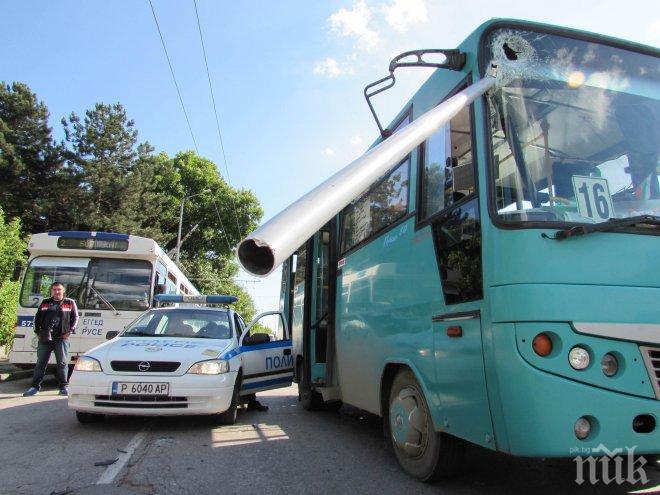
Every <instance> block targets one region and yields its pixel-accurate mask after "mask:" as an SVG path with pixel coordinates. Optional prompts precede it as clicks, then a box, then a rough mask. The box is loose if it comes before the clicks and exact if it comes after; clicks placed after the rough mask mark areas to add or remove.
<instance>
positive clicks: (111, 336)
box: [105, 330, 119, 340]
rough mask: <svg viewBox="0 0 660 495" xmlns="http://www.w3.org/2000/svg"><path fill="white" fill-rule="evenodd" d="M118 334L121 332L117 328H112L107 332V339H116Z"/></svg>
mask: <svg viewBox="0 0 660 495" xmlns="http://www.w3.org/2000/svg"><path fill="white" fill-rule="evenodd" d="M117 335H119V332H118V331H117V330H110V331H109V332H108V333H106V334H105V340H111V339H114V338H115V337H116V336H117Z"/></svg>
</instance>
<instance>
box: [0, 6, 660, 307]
mask: <svg viewBox="0 0 660 495" xmlns="http://www.w3.org/2000/svg"><path fill="white" fill-rule="evenodd" d="M152 1H153V5H154V8H155V11H156V15H157V16H158V20H159V23H160V27H161V30H162V32H163V36H164V39H165V43H166V46H167V49H168V52H169V54H170V58H171V60H172V64H173V67H174V71H175V73H176V76H177V80H178V83H179V86H180V88H181V93H182V97H183V101H184V103H185V105H186V109H187V111H188V115H189V117H190V123H191V126H192V130H193V134H194V136H195V140H196V142H197V145H198V149H199V152H200V154H202V155H203V156H206V157H208V158H210V159H212V160H214V161H215V162H216V163H217V164H218V165H219V166H220V168H221V171H222V172H223V175H224V171H225V167H224V162H223V160H222V154H221V151H220V146H219V140H218V135H217V130H216V126H215V118H214V115H213V107H212V105H211V98H210V93H209V88H208V80H207V76H206V70H205V67H204V60H203V58H202V50H201V45H200V41H199V33H198V31H197V21H196V18H195V10H194V5H193V2H192V0H176V1H175V0H152ZM197 6H198V9H199V15H200V20H201V25H202V30H203V34H204V42H205V46H206V52H207V56H208V63H209V69H210V72H211V80H212V84H213V89H214V92H215V97H216V102H217V107H218V112H219V116H220V127H221V131H222V137H223V141H224V145H225V152H226V157H227V166H228V170H229V178H230V182H231V184H232V185H233V186H235V187H244V188H249V189H252V190H253V191H254V192H255V194H256V195H257V196H258V197H259V199H260V201H261V203H262V205H263V207H264V210H265V213H266V215H265V219H268V218H269V217H271V216H273V215H275V214H276V213H277V212H278V211H280V210H281V209H282V208H284V207H286V206H287V205H288V204H289V203H290V202H292V201H293V200H295V199H296V198H298V197H299V196H301V195H302V194H304V193H305V192H306V191H308V190H309V189H311V188H312V187H313V186H315V185H316V184H318V183H319V182H320V181H321V180H323V179H324V178H326V177H328V176H329V175H331V174H332V173H334V172H336V171H337V170H339V169H340V168H341V167H342V166H344V165H346V164H348V163H349V162H350V161H352V160H353V159H355V158H356V157H357V156H359V155H360V154H361V153H362V152H363V151H364V149H365V148H366V147H367V146H368V143H369V142H371V141H372V140H373V139H374V138H375V136H376V127H375V124H374V122H373V120H372V117H371V115H370V114H369V111H368V109H367V106H366V104H365V102H364V98H363V96H362V90H363V88H364V86H365V85H366V84H367V83H369V82H372V81H374V80H376V79H379V78H380V77H383V76H384V75H385V74H386V73H387V66H388V64H389V61H390V60H391V58H392V57H393V56H394V55H396V54H398V53H400V52H402V51H406V50H411V49H416V48H451V47H454V46H456V45H457V44H458V43H460V42H461V41H462V40H463V39H464V38H465V37H466V36H467V35H468V34H469V33H470V32H471V31H472V30H474V29H475V28H476V27H477V26H478V25H479V24H480V23H482V22H483V21H485V20H487V19H489V18H493V17H514V18H521V19H530V20H535V21H539V22H547V23H551V24H560V25H567V26H570V27H575V28H579V29H585V30H588V31H594V32H598V33H603V34H608V35H611V36H616V37H620V38H625V39H630V40H633V41H637V42H640V43H645V44H650V45H654V46H658V45H659V44H660V7H659V6H658V3H657V2H654V1H650V0H649V1H642V0H637V1H629V2H621V1H620V0H615V1H614V0H603V1H580V2H576V1H574V0H571V1H565V0H555V1H552V2H548V1H547V0H543V1H537V0H527V1H525V2H519V1H500V0H493V1H481V0H479V1H472V2H449V1H432V0H385V1H373V0H364V1H353V0H331V1H326V2H317V1H281V2H266V1H253V2H222V1H211V0H197ZM0 41H1V42H0V61H1V62H0V80H4V81H6V82H10V81H22V82H25V83H27V84H28V85H29V86H30V87H31V88H32V89H33V91H35V92H36V93H37V94H38V96H39V98H40V99H42V100H43V101H45V102H46V104H47V105H48V107H49V109H50V112H51V119H52V123H53V128H54V133H55V136H56V137H57V138H61V137H62V132H61V126H60V124H59V120H60V119H61V118H62V117H64V116H66V115H68V113H69V112H71V111H75V112H77V113H79V114H82V113H84V111H85V110H86V109H87V108H90V107H91V106H93V105H94V103H96V102H98V101H103V102H106V103H112V102H117V101H119V102H121V103H122V104H123V105H124V107H125V108H126V110H127V112H128V114H129V116H130V117H131V118H132V119H133V120H135V122H136V127H137V129H138V130H139V132H140V136H139V137H140V139H141V140H143V141H149V142H150V143H151V144H152V145H154V146H155V147H156V149H157V150H159V151H160V150H164V151H166V152H168V153H170V154H174V153H176V152H177V151H180V150H185V149H193V141H192V138H191V136H190V132H189V130H188V127H187V125H186V122H185V119H184V115H183V112H182V110H181V106H180V103H179V100H178V97H177V94H176V91H175V88H174V85H173V83H172V79H171V75H170V72H169V68H168V66H167V61H166V59H165V56H164V53H163V50H162V47H161V43H160V39H159V37H158V32H157V30H156V26H155V23H154V20H153V17H152V13H151V9H150V6H149V2H148V0H132V1H129V0H120V1H114V2H107V1H105V2H101V1H82V0H79V1H58V2H46V1H40V2H37V1H22V2H16V1H13V2H10V1H5V2H3V4H2V16H1V17H0ZM427 75H428V73H427V72H426V73H425V71H423V70H417V71H404V72H401V74H400V75H399V74H397V86H396V87H395V90H393V91H390V92H388V93H386V94H384V95H379V97H378V99H377V101H376V106H377V110H378V111H379V115H382V116H383V120H384V121H385V122H387V121H388V120H389V118H391V117H392V116H393V115H394V114H395V113H396V112H397V111H398V109H399V108H400V107H401V106H402V105H403V104H404V103H405V101H406V100H407V99H408V98H409V97H410V95H411V94H412V92H413V91H414V90H415V89H416V88H417V87H418V86H419V85H420V83H421V82H422V81H423V79H424V78H425V77H427ZM248 279H249V278H248V277H247V276H245V275H243V274H242V275H241V280H248ZM251 280H253V281H252V282H246V283H245V284H246V288H247V289H248V291H249V292H250V293H252V294H253V296H254V297H255V300H256V302H257V306H258V308H259V309H260V310H264V311H265V310H267V309H272V308H274V307H275V306H276V305H277V299H278V294H277V292H278V289H279V274H275V275H274V276H271V277H269V278H266V279H251Z"/></svg>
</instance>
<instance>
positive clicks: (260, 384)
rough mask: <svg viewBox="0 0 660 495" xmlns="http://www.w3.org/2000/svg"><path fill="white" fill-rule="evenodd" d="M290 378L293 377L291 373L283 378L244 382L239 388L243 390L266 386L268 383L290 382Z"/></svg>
mask: <svg viewBox="0 0 660 495" xmlns="http://www.w3.org/2000/svg"><path fill="white" fill-rule="evenodd" d="M292 378H293V374H291V375H290V376H287V377H284V378H275V379H273V380H263V381H260V382H252V383H244V384H243V386H242V387H241V388H242V389H244V390H250V389H253V388H259V387H268V386H270V385H277V384H278V383H289V382H291V379H292Z"/></svg>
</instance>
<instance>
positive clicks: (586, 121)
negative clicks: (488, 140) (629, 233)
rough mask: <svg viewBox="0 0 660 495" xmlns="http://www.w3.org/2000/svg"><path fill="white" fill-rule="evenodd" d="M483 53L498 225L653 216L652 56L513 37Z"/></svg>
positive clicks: (656, 143) (658, 178) (658, 90)
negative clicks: (489, 67)
mask: <svg viewBox="0 0 660 495" xmlns="http://www.w3.org/2000/svg"><path fill="white" fill-rule="evenodd" d="M488 46H489V47H490V50H491V53H490V55H491V61H492V64H494V65H497V78H498V84H497V86H496V89H495V90H493V91H491V92H490V93H489V106H490V127H491V136H492V146H493V149H492V152H493V157H494V160H493V163H494V167H495V170H494V174H493V176H494V180H495V194H496V205H497V212H498V214H499V216H500V218H501V219H502V220H505V221H534V222H544V221H546V222H571V223H599V222H605V221H607V220H609V219H611V218H626V217H633V216H638V215H653V216H660V175H659V172H660V167H659V166H660V163H659V162H658V151H659V147H660V101H659V100H660V58H658V57H657V56H655V57H654V56H651V55H644V54H641V53H636V52H632V51H627V50H623V49H620V48H614V47H611V46H606V45H601V44H598V43H594V42H588V41H580V40H575V39H570V38H564V37H561V36H555V35H550V34H541V33H537V32H531V31H523V30H515V29H501V30H496V31H494V32H493V33H492V34H491V35H490V38H489V41H488Z"/></svg>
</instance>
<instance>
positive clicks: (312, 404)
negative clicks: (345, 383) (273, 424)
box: [282, 220, 340, 409]
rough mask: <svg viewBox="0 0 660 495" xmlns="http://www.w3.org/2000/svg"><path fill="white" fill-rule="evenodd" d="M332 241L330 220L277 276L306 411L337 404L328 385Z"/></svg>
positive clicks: (330, 383) (333, 276)
mask: <svg viewBox="0 0 660 495" xmlns="http://www.w3.org/2000/svg"><path fill="white" fill-rule="evenodd" d="M335 238H336V222H335V221H334V220H333V221H331V222H329V223H328V224H326V225H325V226H323V228H322V229H321V230H319V231H318V232H317V233H316V234H314V235H313V236H312V237H311V238H310V239H309V240H308V241H307V242H306V243H305V244H304V245H303V246H301V247H300V248H299V249H298V251H297V253H296V254H295V255H294V256H292V257H291V258H290V259H289V262H288V263H285V265H284V269H283V273H282V294H283V295H284V297H283V298H282V309H283V310H285V311H288V312H289V314H290V315H291V319H290V321H291V330H292V336H293V353H294V363H295V370H296V380H295V381H296V382H297V383H298V390H299V399H300V401H301V402H302V405H303V407H304V408H305V409H318V408H320V407H321V406H322V405H323V403H324V402H325V401H331V402H333V403H335V404H340V403H339V402H337V401H338V399H339V397H338V394H337V388H336V387H334V386H333V384H334V376H333V372H334V348H335V346H334V310H335V293H336V282H335V280H336V266H337V261H336V250H335V245H336V242H335ZM287 283H288V284H289V285H288V286H287V285H286V284H287Z"/></svg>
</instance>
